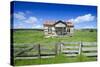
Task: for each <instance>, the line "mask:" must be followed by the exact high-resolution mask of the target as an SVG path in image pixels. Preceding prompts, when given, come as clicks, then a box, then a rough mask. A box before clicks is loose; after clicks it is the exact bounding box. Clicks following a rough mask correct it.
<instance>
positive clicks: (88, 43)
mask: <svg viewBox="0 0 100 67" xmlns="http://www.w3.org/2000/svg"><path fill="white" fill-rule="evenodd" d="M83 46H97V43H96V42H83Z"/></svg>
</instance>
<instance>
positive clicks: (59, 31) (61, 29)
mask: <svg viewBox="0 0 100 67" xmlns="http://www.w3.org/2000/svg"><path fill="white" fill-rule="evenodd" d="M56 34H57V35H65V34H66V28H65V27H56Z"/></svg>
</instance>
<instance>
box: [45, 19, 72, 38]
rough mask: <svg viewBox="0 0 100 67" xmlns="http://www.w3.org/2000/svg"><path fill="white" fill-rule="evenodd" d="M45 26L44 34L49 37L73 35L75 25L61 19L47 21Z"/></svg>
mask: <svg viewBox="0 0 100 67" xmlns="http://www.w3.org/2000/svg"><path fill="white" fill-rule="evenodd" d="M43 26H44V34H45V36H47V37H50V36H64V35H72V34H73V32H74V25H73V23H72V22H63V21H61V20H59V21H57V22H54V21H46V22H44V24H43Z"/></svg>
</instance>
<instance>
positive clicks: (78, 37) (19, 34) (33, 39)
mask: <svg viewBox="0 0 100 67" xmlns="http://www.w3.org/2000/svg"><path fill="white" fill-rule="evenodd" d="M13 33H14V37H13V38H14V43H50V42H59V41H64V42H66V41H67V42H76V41H83V42H96V41H97V32H96V31H93V32H90V31H89V30H75V32H74V34H73V36H72V37H70V36H66V37H54V38H44V33H43V31H40V30H39V31H36V30H16V31H14V32H13Z"/></svg>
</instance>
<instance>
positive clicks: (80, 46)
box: [79, 42, 82, 55]
mask: <svg viewBox="0 0 100 67" xmlns="http://www.w3.org/2000/svg"><path fill="white" fill-rule="evenodd" d="M81 52H82V42H80V45H79V55H81Z"/></svg>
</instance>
